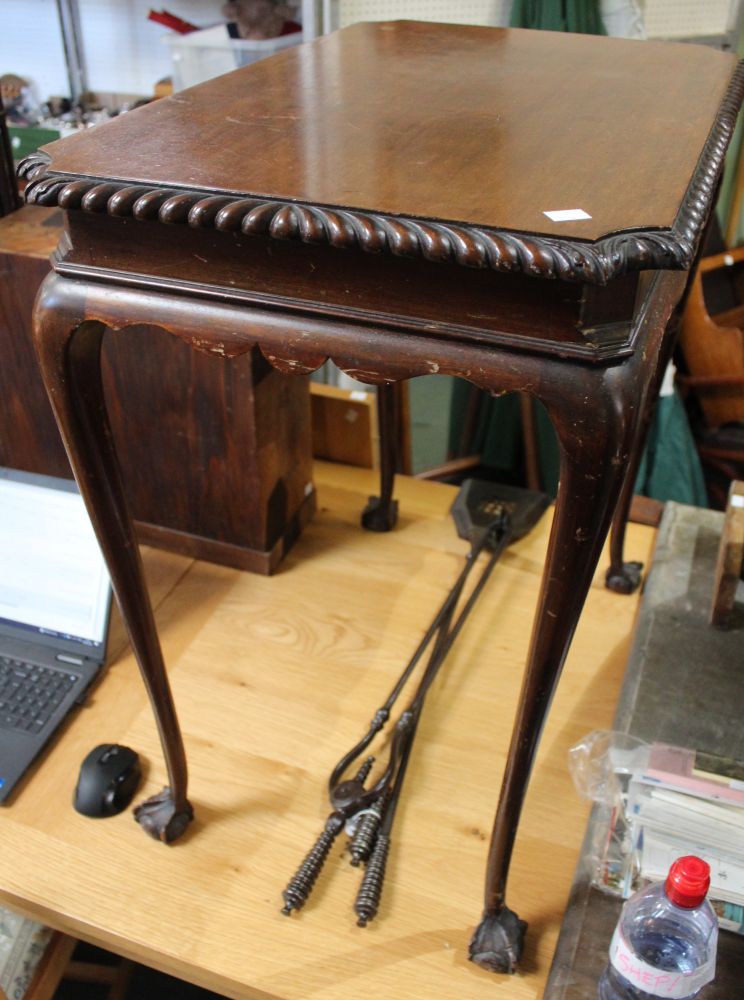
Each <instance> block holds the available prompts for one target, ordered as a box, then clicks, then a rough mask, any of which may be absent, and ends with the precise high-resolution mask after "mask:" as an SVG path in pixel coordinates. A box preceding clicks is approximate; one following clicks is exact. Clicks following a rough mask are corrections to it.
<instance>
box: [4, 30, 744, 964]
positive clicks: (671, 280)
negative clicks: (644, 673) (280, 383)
mask: <svg viewBox="0 0 744 1000" xmlns="http://www.w3.org/2000/svg"><path fill="white" fill-rule="evenodd" d="M743 91H744V75H743V74H742V71H741V70H740V69H739V68H738V66H737V62H736V59H735V58H734V57H733V56H731V55H725V54H721V53H717V52H714V51H712V50H709V49H705V48H702V47H697V46H683V45H669V44H654V43H638V42H628V41H620V40H614V39H605V38H593V37H586V36H578V35H577V36H571V35H559V34H552V33H541V32H531V31H519V30H506V29H483V28H471V27H463V26H446V25H431V24H419V23H415V22H393V23H382V24H380V23H378V24H360V25H356V26H354V27H351V28H348V29H345V30H344V31H341V32H338V33H336V34H334V35H331V36H326V37H324V38H320V39H317V40H315V41H313V42H312V43H310V44H308V45H305V46H301V47H298V48H293V49H291V50H287V51H286V52H284V53H282V54H281V55H279V56H276V57H274V58H272V59H269V60H266V61H265V62H261V63H258V64H255V65H254V66H251V67H248V68H246V69H244V70H239V71H237V72H235V73H233V74H229V75H227V76H224V77H221V78H218V79H216V80H213V81H210V82H209V83H206V84H203V85H202V86H199V87H196V88H194V89H192V90H188V91H184V92H182V93H179V94H176V95H175V96H174V97H172V98H169V99H166V100H162V101H159V102H157V103H154V104H151V105H149V106H147V107H145V108H143V109H141V110H138V111H135V112H132V113H129V114H127V115H125V116H123V117H121V118H119V119H117V120H115V121H113V122H111V123H109V124H106V125H103V126H101V127H98V128H95V129H92V130H90V131H88V132H84V133H81V134H78V135H75V136H73V137H71V138H68V139H65V140H62V141H60V142H55V143H52V144H51V145H50V146H48V147H46V150H45V151H43V152H42V153H41V154H39V155H38V156H36V157H33V158H31V160H30V161H27V162H26V164H25V167H24V168H23V170H24V173H25V176H26V177H27V179H28V182H29V183H28V188H27V197H28V199H29V200H30V201H33V202H37V203H41V204H45V205H58V206H59V207H61V208H62V209H64V211H65V215H66V234H65V236H64V238H63V239H62V241H61V244H60V246H59V248H58V250H57V252H56V254H55V256H54V272H55V273H54V274H53V275H52V276H50V278H49V279H47V281H46V282H45V285H44V287H43V288H42V291H41V293H40V296H39V299H38V301H37V307H36V320H35V325H36V340H37V348H38V353H39V358H40V362H41V367H42V372H43V377H44V380H45V383H46V386H47V390H48V392H49V395H50V398H51V401H52V405H53V408H54V410H55V414H56V417H57V420H58V422H59V425H60V429H61V432H62V435H63V438H64V441H65V444H66V447H67V449H68V453H69V456H70V460H71V463H72V467H73V470H74V472H75V476H76V478H77V480H78V482H79V484H80V488H81V491H82V493H83V496H84V497H85V500H86V503H87V505H88V509H89V511H90V514H91V517H92V520H93V523H94V526H95V528H96V532H97V534H98V537H99V540H100V542H101V546H102V548H103V551H104V553H105V555H106V559H107V561H108V564H109V568H110V571H111V576H112V579H113V582H114V587H115V590H116V594H117V598H118V601H119V604H120V606H121V610H122V614H123V617H124V619H125V622H126V624H127V627H128V630H129V634H130V638H131V641H132V646H133V648H134V651H135V653H136V656H137V659H138V661H139V664H140V668H141V671H142V675H143V678H144V680H145V683H146V685H147V688H148V691H149V694H150V698H151V701H152V705H153V709H154V711H155V714H156V718H157V721H158V725H159V729H160V733H161V739H162V743H163V749H164V753H165V758H166V764H167V768H168V774H169V787H168V788H166V789H164V790H163V792H162V793H161V794H160V795H158V796H156V797H154V798H153V799H150V800H148V801H147V802H145V803H144V804H142V805H141V806H139V807H138V810H137V815H138V819H139V821H140V822H141V823H142V825H143V826H144V827H145V828H146V829H147V830H148V831H149V832H151V833H152V834H153V835H155V836H157V837H159V838H161V839H162V840H164V841H171V840H174V839H175V838H176V837H178V836H179V835H180V833H181V832H182V831H183V830H184V829H185V827H186V826H187V824H188V822H189V820H190V819H191V816H192V808H191V805H190V804H189V801H188V798H187V790H186V761H185V755H184V750H183V745H182V741H181V736H180V732H179V728H178V723H177V718H176V712H175V707H174V704H173V700H172V697H171V694H170V689H169V686H168V681H167V677H166V671H165V667H164V664H163V660H162V655H161V651H160V646H159V643H158V638H157V634H156V630H155V625H154V621H153V616H152V611H151V608H150V604H149V602H148V599H147V594H146V591H145V588H144V584H143V577H142V569H141V564H140V559H139V554H138V550H137V546H136V543H135V538H134V534H133V531H132V525H131V520H130V517H129V513H128V511H127V508H126V503H125V499H124V494H123V491H122V488H121V482H120V476H119V471H118V466H117V458H116V453H115V449H114V447H113V444H112V439H111V436H110V433H109V429H108V424H107V419H106V409H105V401H104V397H103V392H102V388H101V378H100V363H99V358H100V349H101V341H102V337H103V333H104V330H105V329H106V328H107V327H108V328H112V329H115V330H125V329H126V328H127V327H128V326H130V325H133V324H137V323H142V322H144V321H147V323H148V324H151V325H154V326H157V327H160V328H162V329H163V330H165V331H167V332H168V333H170V334H173V335H175V336H177V337H180V338H182V339H183V340H184V341H186V342H187V343H189V344H191V345H192V346H193V347H195V348H197V349H198V350H203V351H211V352H213V353H215V354H217V355H220V356H223V357H225V358H232V357H235V356H238V355H240V354H243V353H245V352H246V351H249V350H251V349H252V348H253V347H254V346H255V345H258V346H259V348H260V350H261V351H262V352H263V354H264V356H265V357H266V358H267V359H268V361H269V362H270V363H271V364H272V365H274V366H275V367H276V368H278V369H279V370H280V371H283V372H289V373H292V372H308V371H312V370H314V369H316V368H317V367H318V366H319V365H321V364H322V363H323V362H324V361H325V360H326V358H328V357H330V358H332V359H333V360H334V361H335V362H336V363H337V364H338V365H339V366H340V367H341V368H342V369H343V370H344V371H346V372H348V373H350V374H352V375H354V376H355V377H356V378H359V379H361V380H363V381H366V382H369V383H377V384H378V385H382V386H390V385H391V384H393V383H395V382H396V381H398V380H400V379H405V378H410V377H413V376H417V375H424V374H427V373H430V372H440V373H446V374H450V375H456V376H460V377H463V378H466V379H468V380H470V381H471V382H472V383H474V384H475V385H477V386H480V387H481V388H485V389H487V390H490V391H491V392H494V393H503V392H510V391H521V392H527V393H530V394H532V395H534V396H535V397H537V398H538V399H540V400H542V402H543V403H544V404H545V406H546V407H547V409H548V411H549V413H550V416H551V419H552V421H553V423H554V425H555V429H556V432H557V435H558V439H559V442H560V448H561V479H560V488H559V494H558V498H557V504H556V513H555V520H554V525H553V529H552V533H551V539H550V545H549V550H548V555H547V561H546V566H545V569H544V577H543V584H542V589H541V594H540V597H539V601H538V608H537V613H536V618H535V623H534V628H533V636H532V642H531V647H530V653H529V656H528V662H527V665H526V669H525V676H524V681H523V687H522V694H521V698H520V704H519V707H518V710H517V718H516V721H515V725H514V731H513V734H512V741H511V747H510V751H509V756H508V761H507V765H506V771H505V775H504V779H503V784H502V789H501V796H500V799H499V805H498V810H497V813H496V819H495V824H494V830H493V835H492V841H491V847H490V851H489V859H488V871H487V876H486V890H485V912H484V916H483V920H482V922H481V924H480V926H479V928H478V930H477V931H476V933H475V936H474V938H473V941H472V943H471V957H472V958H473V959H474V960H475V961H476V962H478V963H480V964H482V965H484V966H486V967H488V968H492V969H494V970H498V971H513V970H514V967H515V965H516V963H517V961H518V959H519V956H520V954H521V947H522V937H523V934H524V924H523V922H522V921H520V920H519V918H518V917H517V915H516V914H515V913H514V912H513V911H512V910H511V909H510V908H509V907H507V906H506V904H505V887H506V878H507V873H508V868H509V861H510V858H511V853H512V847H513V844H514V838H515V835H516V830H517V825H518V821H519V814H520V809H521V804H522V801H523V798H524V793H525V788H526V783H527V780H528V775H529V771H530V767H531V763H532V760H533V757H534V753H535V748H536V745H537V742H538V739H539V735H540V732H541V729H542V726H543V723H544V721H545V716H546V713H547V710H548V706H549V704H550V700H551V696H552V693H553V690H554V687H555V685H556V682H557V679H558V676H559V674H560V671H561V667H562V665H563V662H564V659H565V656H566V652H567V650H568V646H569V643H570V641H571V638H572V635H573V632H574V629H575V627H576V623H577V620H578V617H579V614H580V611H581V608H582V605H583V602H584V599H585V596H586V593H587V589H588V587H589V583H590V581H591V577H592V574H593V571H594V569H595V567H596V563H597V560H598V557H599V553H600V549H601V546H602V543H603V541H604V539H605V537H606V534H607V531H608V529H609V525H610V522H611V520H612V516H613V512H614V511H615V509H616V507H617V508H618V510H619V514H618V518H619V521H618V524H619V525H620V528H619V530H618V531H617V532H616V535H615V539H614V544H613V548H612V563H613V565H612V567H611V577H612V578H613V580H614V581H615V584H616V585H617V586H619V587H620V588H621V589H622V588H625V589H630V588H631V587H632V586H633V585H634V583H635V582H636V580H635V578H634V577H636V576H637V568H636V567H632V566H631V567H627V566H625V565H624V564H623V562H622V513H623V508H624V506H625V505H626V504H627V500H628V498H629V492H630V487H631V486H632V473H633V464H634V462H633V456H634V455H636V454H637V452H638V447H639V443H640V441H641V439H642V437H643V434H644V429H645V427H646V425H647V420H648V414H649V408H650V405H651V402H652V400H653V397H654V395H655V393H656V390H657V388H658V384H659V381H660V378H661V374H662V372H663V369H664V367H665V364H666V360H667V358H668V357H669V354H670V351H671V345H672V342H673V332H674V323H673V322H670V321H671V320H672V319H673V315H674V312H675V309H676V308H677V307H678V305H679V302H680V299H681V297H682V296H683V294H684V290H685V286H686V282H687V276H688V273H689V269H690V267H691V265H692V263H693V261H694V258H695V255H696V251H697V247H698V245H699V242H700V236H701V233H702V230H703V228H704V226H705V223H706V220H707V217H708V215H709V212H710V209H711V205H712V201H713V197H714V193H715V190H716V186H717V182H718V179H719V175H720V172H721V167H722V161H723V157H724V154H725V150H726V148H727V145H728V142H729V139H730V137H731V133H732V130H733V127H734V123H735V118H736V115H737V112H738V109H739V106H740V103H741V99H742V93H743ZM382 395H383V399H386V398H387V396H388V395H389V392H388V393H385V392H383V394H382ZM624 483H625V484H626V486H625V489H624V491H623V484H624ZM389 486H390V483H389V481H388V482H387V483H386V484H384V489H383V490H382V493H381V499H380V500H378V502H377V504H376V506H375V505H373V507H372V509H371V511H370V512H368V515H367V521H368V523H369V522H370V521H371V522H372V524H371V525H370V526H372V527H377V528H387V527H390V526H391V524H392V521H393V514H392V510H391V503H390V496H389V494H390V489H389ZM621 493H622V496H621ZM618 501H619V505H618Z"/></svg>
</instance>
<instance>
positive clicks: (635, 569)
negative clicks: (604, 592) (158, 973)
mask: <svg viewBox="0 0 744 1000" xmlns="http://www.w3.org/2000/svg"><path fill="white" fill-rule="evenodd" d="M642 571H643V563H642V562H624V563H622V564H621V566H620V568H619V569H618V567H616V566H610V568H609V569H608V570H607V575H606V576H605V586H606V587H607V589H608V590H612V591H614V592H615V593H616V594H632V593H633V592H634V591H636V590H638V588H639V587H640V585H641V577H642V575H643V574H642Z"/></svg>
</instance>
